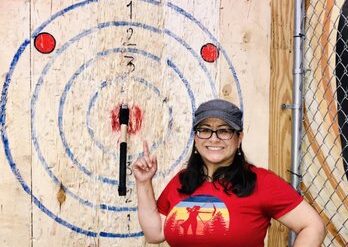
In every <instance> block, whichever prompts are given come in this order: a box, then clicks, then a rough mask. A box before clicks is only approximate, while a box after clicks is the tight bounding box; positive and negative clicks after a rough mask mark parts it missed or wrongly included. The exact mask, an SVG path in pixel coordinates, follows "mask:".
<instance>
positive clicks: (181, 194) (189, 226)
mask: <svg viewBox="0 0 348 247" xmlns="http://www.w3.org/2000/svg"><path fill="white" fill-rule="evenodd" d="M242 115H243V114H242V111H241V110H240V109H239V108H238V107H237V106H235V105H234V104H232V103H230V102H228V101H225V100H221V99H214V100H210V101H207V102H205V103H203V104H201V105H200V106H199V107H198V109H197V110H196V112H195V115H194V121H193V129H194V131H195V137H194V148H193V149H192V153H191V156H190V159H189V161H188V165H187V168H185V169H183V170H182V171H180V172H179V173H178V174H177V175H176V176H174V178H173V179H172V180H171V181H170V182H169V183H168V185H167V186H166V187H165V189H164V190H163V192H162V194H161V195H160V197H159V198H158V200H157V201H156V200H155V196H154V191H153V186H152V178H153V176H154V175H155V173H156V170H157V159H156V157H155V156H151V155H150V153H149V148H148V145H147V143H146V142H144V157H142V158H139V159H138V160H137V161H136V162H135V163H134V165H133V171H134V176H135V179H136V187H137V196H138V209H139V211H138V217H139V222H140V225H141V227H142V230H143V232H144V234H145V237H146V240H147V241H148V242H151V243H160V242H162V241H164V240H166V241H167V242H168V243H169V244H170V246H234V247H239V246H255V247H261V246H264V238H265V235H266V232H267V229H268V226H269V225H270V220H271V218H274V219H276V220H278V221H279V222H281V223H282V224H284V225H285V226H287V227H289V228H291V229H292V230H294V231H295V232H296V233H297V234H298V236H297V239H296V241H295V245H294V246H320V244H321V242H322V240H323V237H324V232H325V231H324V226H323V223H322V221H321V218H320V216H319V215H318V214H317V212H316V211H315V210H314V209H313V208H312V207H311V206H309V204H307V203H306V202H305V201H303V199H302V197H301V196H300V195H298V193H297V192H296V191H295V190H294V189H293V188H292V187H291V186H290V185H288V184H287V183H286V182H285V181H284V180H282V179H281V178H280V177H278V176H277V175H275V174H274V173H273V172H271V171H268V170H266V169H263V168H258V167H256V166H254V165H252V164H249V163H248V162H246V159H245V156H244V152H243V150H242V140H243V121H242Z"/></svg>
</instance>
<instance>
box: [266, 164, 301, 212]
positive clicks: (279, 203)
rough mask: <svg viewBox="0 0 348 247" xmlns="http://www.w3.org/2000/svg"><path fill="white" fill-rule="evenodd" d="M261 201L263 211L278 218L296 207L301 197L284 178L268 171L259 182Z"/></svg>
mask: <svg viewBox="0 0 348 247" xmlns="http://www.w3.org/2000/svg"><path fill="white" fill-rule="evenodd" d="M260 190H261V196H262V198H261V201H262V208H263V210H264V212H265V213H266V214H267V215H268V216H269V217H272V218H274V219H278V218H280V217H281V216H283V215H285V214H286V213H288V212H290V211H291V210H292V209H294V208H295V207H297V206H298V205H299V204H300V203H301V202H302V201H303V198H302V196H300V195H299V194H298V192H297V191H296V190H295V189H294V188H293V187H292V186H291V185H290V184H288V183H287V182H286V181H285V180H283V179H282V178H280V177H279V176H277V175H276V174H274V173H273V172H270V171H269V172H268V174H266V175H265V177H264V178H263V179H262V182H261V184H260Z"/></svg>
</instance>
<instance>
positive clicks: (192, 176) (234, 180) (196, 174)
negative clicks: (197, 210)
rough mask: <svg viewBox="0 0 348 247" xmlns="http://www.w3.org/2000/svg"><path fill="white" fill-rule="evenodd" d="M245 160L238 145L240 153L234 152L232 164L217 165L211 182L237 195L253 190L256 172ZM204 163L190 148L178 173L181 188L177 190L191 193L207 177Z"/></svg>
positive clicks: (228, 192)
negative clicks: (186, 163) (186, 160)
mask: <svg viewBox="0 0 348 247" xmlns="http://www.w3.org/2000/svg"><path fill="white" fill-rule="evenodd" d="M251 166H252V165H250V164H249V163H247V162H246V160H245V155H244V152H243V150H242V147H240V154H237V153H236V154H235V156H234V160H233V161H232V164H230V165H229V166H225V167H219V168H218V169H217V170H216V171H215V172H214V174H213V177H212V180H213V183H214V184H216V183H219V184H220V185H221V186H222V187H223V188H224V192H225V193H226V194H228V195H231V194H232V193H233V194H235V195H236V196H238V197H245V196H248V195H250V194H251V193H252V192H253V191H254V187H255V183H256V174H255V173H254V172H253V171H252V170H251ZM204 169H205V164H204V162H203V159H202V157H201V155H200V154H199V153H195V149H194V148H193V149H192V153H191V156H190V158H189V161H188V165H187V168H186V169H185V170H183V171H182V172H181V173H180V174H179V179H180V183H181V188H179V189H178V191H179V192H180V193H182V194H187V195H191V194H192V193H193V192H194V191H195V190H196V189H197V188H198V187H199V186H200V185H202V184H203V182H204V181H205V180H206V179H207V178H208V177H207V175H206V174H205V172H204Z"/></svg>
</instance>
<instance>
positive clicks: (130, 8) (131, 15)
mask: <svg viewBox="0 0 348 247" xmlns="http://www.w3.org/2000/svg"><path fill="white" fill-rule="evenodd" d="M127 7H129V18H130V19H131V20H132V19H133V1H130V2H129V3H128V4H127Z"/></svg>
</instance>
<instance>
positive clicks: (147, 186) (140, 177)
mask: <svg viewBox="0 0 348 247" xmlns="http://www.w3.org/2000/svg"><path fill="white" fill-rule="evenodd" d="M143 147H144V156H143V157H142V158H140V159H138V160H137V161H136V162H135V163H134V165H133V173H134V177H135V180H136V189H137V197H138V219H139V223H140V226H141V229H142V230H143V232H144V235H145V239H146V241H147V242H149V243H160V242H163V241H164V233H163V225H164V220H165V216H164V215H161V214H160V213H159V212H158V210H157V205H156V199H155V194H154V191H153V187H152V177H153V176H154V175H155V173H156V170H157V159H156V157H154V156H152V157H150V155H149V148H148V145H147V143H146V142H145V141H144V144H143Z"/></svg>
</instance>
